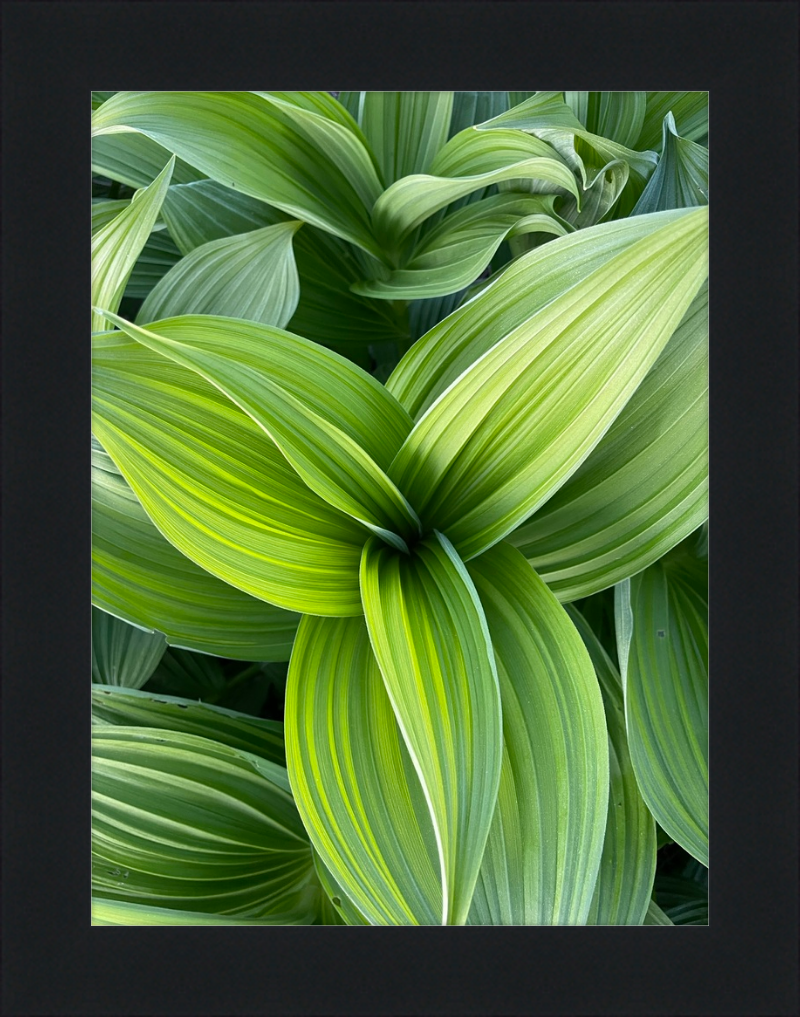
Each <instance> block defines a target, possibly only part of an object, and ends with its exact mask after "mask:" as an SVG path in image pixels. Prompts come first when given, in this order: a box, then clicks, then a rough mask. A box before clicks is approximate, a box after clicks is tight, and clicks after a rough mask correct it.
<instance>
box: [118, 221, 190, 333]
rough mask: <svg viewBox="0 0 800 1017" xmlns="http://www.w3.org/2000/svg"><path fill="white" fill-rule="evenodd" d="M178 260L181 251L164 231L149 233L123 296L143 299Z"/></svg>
mask: <svg viewBox="0 0 800 1017" xmlns="http://www.w3.org/2000/svg"><path fill="white" fill-rule="evenodd" d="M180 260H181V252H180V251H179V250H178V248H177V247H176V246H175V244H174V243H173V241H172V238H171V237H170V236H169V234H168V233H167V232H166V231H164V230H162V231H160V232H158V233H151V234H150V236H149V237H148V239H147V243H146V244H145V245H144V247H143V248H142V253H141V254H140V255H139V257H138V258H137V260H136V264H135V265H134V266H133V271H132V272H131V275H130V278H129V279H128V285H127V286H126V287H125V296H126V297H130V298H132V299H134V300H144V298H145V297H147V295H148V294H149V293H150V291H151V290H152V289H153V287H154V286H155V285H156V284H157V283H158V282H159V280H161V279H162V278H163V277H164V276H165V275H166V274H167V272H169V270H170V269H171V268H173V267H174V266H175V265H177V264H178V262H179V261H180ZM103 327H105V326H103Z"/></svg>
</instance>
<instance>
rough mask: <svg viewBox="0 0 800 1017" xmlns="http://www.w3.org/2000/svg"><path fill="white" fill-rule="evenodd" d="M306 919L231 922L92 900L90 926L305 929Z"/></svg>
mask: <svg viewBox="0 0 800 1017" xmlns="http://www.w3.org/2000/svg"><path fill="white" fill-rule="evenodd" d="M306 917H307V913H303V912H302V911H298V910H297V909H294V910H292V911H287V912H286V913H285V914H280V913H278V914H271V915H270V916H269V918H260V919H259V918H233V917H230V916H228V915H211V914H203V913H201V912H198V911H176V910H175V909H174V908H162V907H158V906H157V905H155V904H132V903H131V902H130V901H124V900H105V899H104V898H102V897H92V925H227V926H232V925H307V924H309V923H308V922H307V921H305V920H304V919H305V918H306Z"/></svg>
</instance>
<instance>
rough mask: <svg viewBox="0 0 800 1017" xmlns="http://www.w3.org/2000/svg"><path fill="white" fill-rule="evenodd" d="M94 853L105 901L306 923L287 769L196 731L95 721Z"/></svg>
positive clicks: (304, 847)
mask: <svg viewBox="0 0 800 1017" xmlns="http://www.w3.org/2000/svg"><path fill="white" fill-rule="evenodd" d="M92 854H93V859H92V884H93V889H94V890H95V892H96V893H97V894H99V895H100V896H103V897H107V898H111V899H116V900H127V901H130V902H132V903H138V904H144V905H148V904H149V905H156V906H164V907H172V908H175V909H177V910H185V911H197V912H201V913H216V914H228V915H239V916H241V917H243V918H267V917H270V916H272V917H277V916H278V915H280V916H281V917H284V918H285V917H286V916H287V915H292V916H293V918H294V921H298V920H305V921H306V922H311V921H313V918H314V916H315V914H316V912H317V909H318V905H319V893H320V888H319V884H318V881H317V879H316V874H315V872H314V866H313V859H312V857H311V849H310V845H309V843H308V840H307V838H306V835H305V831H304V830H303V826H302V823H301V822H300V817H299V816H298V814H297V810H296V808H295V806H294V802H293V801H292V796H291V793H290V790H289V784H288V781H287V780H286V771H285V770H284V769H283V768H282V767H280V766H277V765H276V764H274V763H270V762H268V761H267V760H265V759H261V758H260V757H258V756H255V755H251V754H250V753H248V752H243V751H241V750H236V749H232V748H229V747H228V746H226V745H222V744H220V743H218V742H214V741H211V740H209V739H208V738H201V737H198V736H196V735H189V734H180V733H178V732H171V731H166V730H162V729H154V728H143V727H118V726H106V725H100V724H96V725H94V727H93V729H92Z"/></svg>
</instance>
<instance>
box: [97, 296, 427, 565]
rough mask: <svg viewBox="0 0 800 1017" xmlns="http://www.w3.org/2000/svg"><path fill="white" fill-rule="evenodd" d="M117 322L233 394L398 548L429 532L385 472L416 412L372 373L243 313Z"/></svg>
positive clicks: (307, 478) (335, 502) (304, 472)
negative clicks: (422, 531)
mask: <svg viewBox="0 0 800 1017" xmlns="http://www.w3.org/2000/svg"><path fill="white" fill-rule="evenodd" d="M109 320H111V321H113V322H114V323H115V324H117V325H119V327H120V328H121V329H122V330H123V331H124V332H126V333H127V334H128V335H130V336H131V337H132V338H134V339H136V340H137V341H138V342H140V343H142V344H143V345H144V346H146V347H148V348H150V349H152V350H154V351H156V352H157V353H160V354H163V356H164V357H168V358H170V359H171V360H174V361H175V362H176V363H178V364H181V365H182V366H184V367H188V368H189V369H190V370H192V371H196V372H197V373H198V374H199V375H200V376H201V377H202V378H204V379H205V380H206V381H208V382H210V383H211V384H212V385H215V386H216V387H217V388H219V389H220V390H221V391H222V392H224V393H225V395H227V396H228V397H229V398H230V400H231V401H232V402H233V403H235V404H236V405H237V406H239V407H240V408H241V409H242V410H244V411H245V413H247V414H248V415H249V416H250V417H252V418H253V420H255V421H256V422H257V423H258V425H259V426H260V427H261V428H263V430H264V431H265V432H266V433H267V434H268V435H269V436H270V438H272V440H273V441H274V442H275V444H276V445H277V446H278V448H279V449H280V450H281V452H282V453H283V454H284V455H285V456H286V458H287V460H288V461H289V462H290V463H291V465H292V466H293V467H294V469H295V470H296V471H297V474H298V475H299V477H301V478H302V480H303V481H304V482H305V483H306V484H307V485H308V487H309V488H310V489H311V490H312V491H314V492H315V493H316V494H318V495H319V496H320V497H321V498H324V500H325V501H326V502H328V503H329V504H330V505H331V506H333V507H334V508H337V509H339V510H341V511H342V512H346V513H347V514H348V515H350V516H352V517H353V518H354V519H356V520H357V521H358V522H359V523H361V524H363V525H364V526H365V527H366V528H368V529H369V530H371V531H372V532H373V533H377V534H379V535H380V536H381V537H382V538H383V539H384V540H387V541H388V542H389V543H392V544H393V545H394V546H396V547H400V548H405V541H404V539H403V538H404V537H405V538H410V537H411V536H412V535H418V534H419V520H418V519H417V517H416V514H415V512H414V510H413V509H412V508H411V506H410V505H409V503H408V502H407V501H406V499H405V497H404V496H403V494H402V493H401V492H400V491H399V490H398V488H397V487H396V486H395V485H394V483H393V482H392V481H391V480H390V479H389V478H388V477H387V476H386V474H385V473H384V469H385V468H386V466H388V464H389V462H390V459H391V455H392V451H393V450H396V449H397V448H398V447H399V445H400V442H401V441H402V439H403V438H404V437H405V435H406V434H407V433H408V431H409V430H410V427H411V420H410V418H409V417H408V415H407V414H406V413H405V411H404V410H403V409H402V407H401V406H400V405H399V404H398V403H397V402H396V401H395V400H394V398H393V397H392V396H391V395H389V394H388V393H387V392H386V390H385V389H384V388H383V386H382V385H381V384H380V383H379V382H377V381H376V380H375V379H374V378H372V377H370V375H368V374H366V373H364V372H363V371H361V370H360V369H359V368H358V367H356V366H355V365H354V364H351V363H350V362H349V361H347V360H345V359H344V358H342V357H339V356H337V355H336V354H335V353H332V352H330V351H328V350H325V349H323V348H322V347H320V346H317V345H316V344H315V343H312V342H310V341H309V340H307V339H303V338H301V337H300V336H295V335H293V334H291V333H290V332H284V331H282V330H281V329H276V328H271V327H268V326H265V325H257V324H255V323H252V322H246V321H242V320H240V319H233V318H220V317H213V316H211V315H203V316H200V315H185V316H182V317H179V318H173V319H168V320H166V321H162V322H157V323H156V324H155V325H154V326H151V327H150V328H149V329H143V328H139V327H138V326H136V325H132V324H130V322H126V321H125V320H124V319H122V318H119V317H117V316H116V315H111V316H110V318H109Z"/></svg>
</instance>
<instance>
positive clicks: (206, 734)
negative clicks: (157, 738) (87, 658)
mask: <svg viewBox="0 0 800 1017" xmlns="http://www.w3.org/2000/svg"><path fill="white" fill-rule="evenodd" d="M92 723H93V724H116V725H120V726H123V727H157V728H161V729H162V730H165V731H179V732H182V733H183V734H191V735H200V736H201V737H203V738H210V739H211V740H212V741H215V742H220V743H221V744H223V745H227V746H229V747H230V748H232V749H242V750H243V751H245V752H253V753H255V754H256V755H257V756H262V757H263V758H264V759H268V760H270V761H271V762H273V763H278V764H279V765H280V766H284V765H285V761H286V754H285V751H284V747H283V724H281V723H280V722H279V721H276V720H264V719H262V718H261V717H251V716H248V715H247V714H244V713H238V712H237V711H235V710H226V709H224V708H223V707H221V706H212V705H210V704H209V703H198V702H197V701H196V700H190V699H182V698H180V697H178V696H163V695H156V694H154V693H152V692H141V691H136V690H134V689H125V690H124V691H122V690H119V689H115V688H110V687H108V686H103V685H95V686H94V687H93V688H92Z"/></svg>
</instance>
